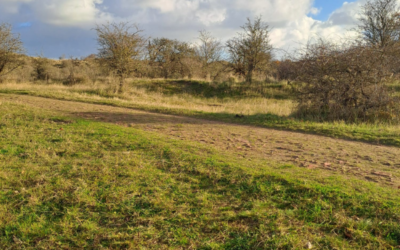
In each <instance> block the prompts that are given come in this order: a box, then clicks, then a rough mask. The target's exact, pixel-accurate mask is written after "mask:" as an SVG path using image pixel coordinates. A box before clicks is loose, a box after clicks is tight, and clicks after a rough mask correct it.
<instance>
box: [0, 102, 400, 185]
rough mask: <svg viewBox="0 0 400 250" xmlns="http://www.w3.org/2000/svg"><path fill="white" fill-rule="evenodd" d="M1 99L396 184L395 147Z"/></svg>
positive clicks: (398, 159) (399, 163)
mask: <svg viewBox="0 0 400 250" xmlns="http://www.w3.org/2000/svg"><path fill="white" fill-rule="evenodd" d="M0 101H8V102H16V103H21V104H25V105H30V106H34V107H38V108H43V109H47V110H52V111H58V112H63V113H66V114H69V115H73V116H78V117H82V118H86V119H91V120H98V121H102V122H110V123H116V124H119V125H122V126H129V127H135V128H139V129H142V130H146V131H154V132H157V133H160V134H165V135H169V136H171V137H173V138H178V139H181V140H188V141H198V142H201V143H205V144H209V145H212V146H213V147H216V148H219V149H223V150H225V151H231V152H235V154H237V155H239V156H241V157H244V158H249V159H252V158H254V157H256V158H267V159H269V160H271V161H275V162H279V163H282V164H284V163H291V164H293V165H296V166H298V167H304V168H309V169H315V168H321V169H324V170H326V171H327V172H331V171H334V172H340V173H342V174H344V175H351V176H355V177H357V178H360V179H364V180H365V179H366V180H369V181H373V182H379V183H381V184H383V185H385V186H386V185H389V186H392V187H395V188H397V187H398V186H399V185H400V149H399V148H395V147H387V146H377V145H371V144H366V143H362V142H352V141H346V140H340V139H333V138H327V137H323V136H317V135H307V134H302V133H295V132H287V131H277V130H273V129H266V128H258V127H252V126H244V125H235V124H226V123H221V122H213V121H208V120H201V119H195V118H189V117H181V116H172V115H163V114H155V113H149V112H143V111H138V110H133V109H127V108H118V107H111V106H104V105H95V104H87V103H80V102H70V101H60V100H53V99H46V98H40V97H32V96H18V95H0Z"/></svg>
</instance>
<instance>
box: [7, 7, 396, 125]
mask: <svg viewBox="0 0 400 250" xmlns="http://www.w3.org/2000/svg"><path fill="white" fill-rule="evenodd" d="M358 21H359V23H358V25H357V26H356V27H355V28H354V31H356V32H357V34H358V35H359V36H358V37H357V38H355V39H352V40H346V41H344V42H336V43H333V42H329V41H326V40H323V39H320V40H318V41H317V42H313V43H309V44H307V45H306V46H304V47H303V48H301V49H300V50H298V51H297V52H296V53H294V54H291V55H289V56H287V58H286V59H285V60H283V59H282V60H276V59H275V60H274V58H273V54H272V52H273V49H274V48H273V47H272V45H271V42H270V32H271V29H270V27H269V25H268V24H267V23H265V22H264V21H263V20H262V17H261V16H260V17H256V18H255V19H254V20H251V19H250V18H248V19H247V22H246V23H245V24H244V25H243V26H242V27H241V32H239V33H238V34H237V35H236V36H235V37H233V38H231V39H229V40H228V41H227V42H226V43H222V42H221V41H219V40H218V39H216V38H215V37H213V36H212V34H211V33H210V32H208V31H205V30H203V31H200V32H199V37H198V41H199V42H198V43H197V44H191V43H188V42H183V41H179V40H176V39H168V38H148V37H146V36H145V35H144V31H143V30H141V29H140V27H138V26H137V25H135V24H131V23H128V22H120V23H106V24H100V25H97V26H96V27H95V28H94V30H95V31H96V33H97V43H98V53H97V54H96V55H92V56H90V57H88V58H86V59H90V60H91V61H93V63H92V64H90V65H89V64H88V65H89V66H88V67H87V68H88V70H87V72H89V73H87V74H88V75H90V78H95V76H96V74H97V73H96V72H94V71H93V70H92V71H91V69H90V68H93V67H94V65H98V66H99V67H101V68H102V69H103V70H105V71H106V72H107V74H113V75H114V76H115V77H116V78H118V79H119V80H118V81H119V86H118V89H117V90H116V91H117V92H123V89H124V84H125V81H126V78H128V77H132V76H135V77H145V78H165V79H168V78H203V79H207V80H208V81H218V80H220V79H223V80H226V79H227V78H226V77H227V76H230V75H232V76H236V77H238V78H239V79H242V80H243V83H244V84H251V83H252V82H253V81H254V79H259V80H263V79H264V80H265V79H266V78H268V77H271V76H273V77H274V78H275V79H277V80H286V81H287V82H288V83H289V85H290V86H291V87H292V88H291V89H292V92H293V96H294V98H295V99H296V100H297V103H298V107H297V114H298V115H299V116H302V117H312V118H313V119H319V120H346V121H349V120H351V121H356V120H362V121H368V120H376V119H380V120H382V119H386V120H394V119H397V120H398V119H399V118H398V117H399V116H398V113H399V106H400V105H399V101H398V98H397V97H396V96H395V95H393V93H392V92H391V89H390V88H389V87H388V83H390V82H394V81H396V80H397V79H398V76H399V72H400V66H398V65H400V60H399V58H400V46H399V45H400V11H399V7H398V5H397V2H396V0H370V1H367V2H366V3H365V4H364V5H363V6H362V7H361V8H360V10H359V20H358ZM23 53H24V49H23V44H22V42H21V40H20V37H19V35H16V34H13V33H12V27H11V25H9V24H1V25H0V77H2V76H5V75H7V74H10V73H11V72H12V71H14V70H16V69H17V68H18V67H21V66H23V65H24V62H25V64H26V60H25V61H24V60H23V59H22V55H23ZM33 64H34V69H35V70H34V72H35V77H36V78H37V79H42V80H46V81H48V79H49V78H51V77H50V76H49V75H50V73H49V70H48V68H49V62H48V60H47V59H46V58H44V57H37V58H35V59H34V60H33ZM80 64H81V61H79V60H72V59H71V60H67V61H63V62H62V63H61V64H60V67H61V68H63V69H64V71H65V72H66V73H67V74H68V79H69V80H68V82H69V83H70V84H74V83H76V82H77V77H76V75H75V73H74V72H76V71H77V68H79V67H81V66H79V65H80Z"/></svg>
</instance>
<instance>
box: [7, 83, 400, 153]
mask: <svg viewBox="0 0 400 250" xmlns="http://www.w3.org/2000/svg"><path fill="white" fill-rule="evenodd" d="M397 86H398V85H392V88H393V89H396V88H397ZM0 93H14V94H28V95H34V96H41V97H49V98H55V99H62V100H75V101H82V102H89V103H97V104H107V105H113V106H121V107H130V108H135V109H141V110H145V111H152V112H160V113H166V114H175V115H185V116H192V117H197V118H203V119H212V120H218V121H224V122H234V123H238V124H250V125H256V126H261V127H268V128H275V129H283V130H291V131H299V132H306V133H312V134H318V135H325V136H330V137H333V138H344V139H351V140H360V141H366V142H371V143H374V144H384V145H394V146H400V126H399V125H391V124H387V123H374V124H368V123H353V124H346V123H344V122H316V121H313V120H304V119H298V118H295V117H293V116H292V112H293V109H294V106H295V104H294V102H293V101H292V100H291V97H290V94H289V92H288V88H287V86H286V85H285V84H284V83H282V84H262V85H257V84H254V85H253V86H250V87H243V85H241V84H239V83H234V84H219V85H218V84H217V85H215V84H210V83H207V82H199V81H183V80H180V81H175V80H169V81H165V80H137V81H133V82H131V83H130V84H128V85H127V87H126V88H125V93H124V94H114V92H113V86H112V85H111V86H110V85H102V84H94V85H89V84H87V85H75V86H72V87H67V86H63V85H59V84H53V85H41V84H1V85H0ZM236 114H239V115H244V116H245V117H244V118H242V119H237V118H235V116H236Z"/></svg>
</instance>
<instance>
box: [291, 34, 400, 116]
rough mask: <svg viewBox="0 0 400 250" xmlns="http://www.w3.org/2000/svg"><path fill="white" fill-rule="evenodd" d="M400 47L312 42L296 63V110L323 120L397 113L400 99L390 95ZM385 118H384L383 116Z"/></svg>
mask: <svg viewBox="0 0 400 250" xmlns="http://www.w3.org/2000/svg"><path fill="white" fill-rule="evenodd" d="M398 54H399V53H398V48H397V47H387V48H377V47H374V46H365V45H363V44H361V43H352V44H344V45H343V44H342V45H335V44H332V43H328V42H324V41H319V42H318V43H316V44H311V45H308V46H307V47H306V49H305V50H304V51H303V53H302V54H301V56H300V58H299V59H298V60H297V61H296V62H292V63H291V65H292V68H293V69H294V72H295V73H294V76H295V80H296V84H295V85H294V91H295V94H296V98H297V101H298V109H297V114H298V115H299V116H302V117H305V116H306V117H307V116H308V117H310V116H312V117H313V118H317V119H319V120H345V121H360V120H361V121H375V120H385V121H388V120H394V119H397V117H398V115H397V114H398V110H399V100H398V99H396V98H395V97H393V95H392V94H391V93H390V90H389V88H388V87H387V83H388V82H390V81H392V77H393V66H395V65H397V64H398V59H397V58H398V57H397V56H395V55H398ZM382 117H384V119H383V118H382Z"/></svg>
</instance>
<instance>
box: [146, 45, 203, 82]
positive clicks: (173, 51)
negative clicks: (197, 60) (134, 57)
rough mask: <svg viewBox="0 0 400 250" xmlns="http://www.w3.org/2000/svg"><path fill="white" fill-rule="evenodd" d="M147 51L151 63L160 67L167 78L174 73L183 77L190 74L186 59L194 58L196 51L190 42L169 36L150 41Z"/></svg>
mask: <svg viewBox="0 0 400 250" xmlns="http://www.w3.org/2000/svg"><path fill="white" fill-rule="evenodd" d="M147 52H148V57H149V61H150V64H151V65H152V66H153V67H156V68H159V69H160V70H161V74H162V75H163V77H164V78H165V79H167V78H169V77H171V76H174V75H178V76H180V77H183V76H184V75H185V74H186V75H189V74H190V72H189V71H190V70H189V68H188V65H186V64H185V59H188V58H193V57H194V55H195V51H194V49H193V48H192V47H191V46H190V45H189V44H188V43H186V42H181V41H178V40H170V39H167V38H155V39H153V40H152V41H149V43H148V45H147Z"/></svg>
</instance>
